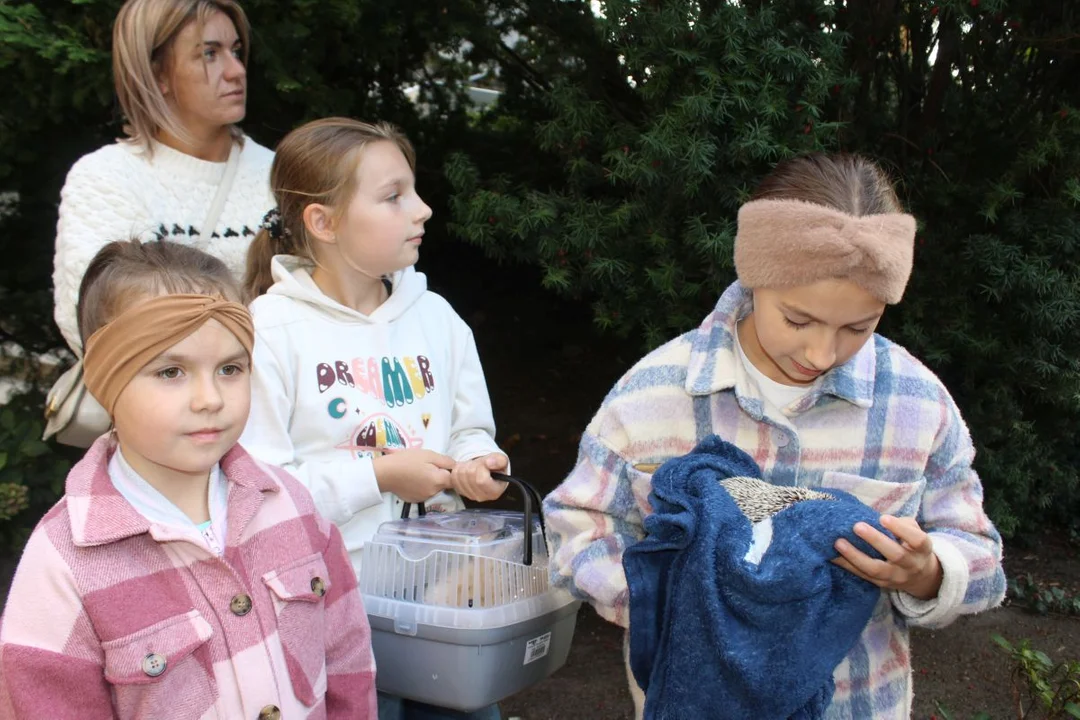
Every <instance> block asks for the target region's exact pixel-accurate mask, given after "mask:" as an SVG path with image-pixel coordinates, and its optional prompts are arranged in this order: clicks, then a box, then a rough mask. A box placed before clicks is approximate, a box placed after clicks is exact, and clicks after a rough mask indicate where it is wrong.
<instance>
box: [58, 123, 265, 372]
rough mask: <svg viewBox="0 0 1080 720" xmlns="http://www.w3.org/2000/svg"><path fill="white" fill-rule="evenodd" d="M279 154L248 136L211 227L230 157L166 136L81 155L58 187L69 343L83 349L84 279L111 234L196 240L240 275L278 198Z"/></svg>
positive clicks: (62, 307) (62, 306)
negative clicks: (210, 156)
mask: <svg viewBox="0 0 1080 720" xmlns="http://www.w3.org/2000/svg"><path fill="white" fill-rule="evenodd" d="M273 159H274V154H273V152H272V151H271V150H268V149H267V148H265V147H263V146H262V145H259V144H258V143H256V142H255V141H254V140H252V139H251V138H245V139H244V146H243V151H242V152H241V153H240V165H239V167H238V168H237V172H236V177H235V178H234V180H233V186H232V189H231V191H230V192H229V196H228V198H227V199H226V201H225V206H224V208H223V209H222V211H221V218H220V219H219V220H218V223H217V226H216V227H215V228H214V229H213V232H212V233H211V232H207V230H206V228H203V227H201V225H202V224H203V222H205V220H206V214H207V212H208V211H209V210H210V203H211V202H212V201H213V199H214V195H215V194H216V192H217V187H218V184H219V183H220V181H221V177H222V175H223V174H224V173H225V163H223V162H220V163H218V162H207V161H205V160H200V159H198V158H195V157H192V156H191V155H186V154H184V153H182V152H179V151H177V150H173V149H172V148H170V147H167V146H165V145H162V144H161V143H154V151H153V155H152V156H148V155H147V153H145V152H143V151H142V150H140V149H139V148H138V147H137V146H134V145H131V144H130V143H125V142H117V143H114V144H112V145H106V146H105V147H103V148H101V149H99V150H95V151H94V152H92V153H90V154H89V155H85V156H83V157H82V158H80V159H79V160H78V162H76V163H75V165H74V166H72V168H71V171H70V172H69V173H68V176H67V181H66V182H65V183H64V188H63V190H61V192H60V219H59V221H58V222H57V224H56V256H55V258H54V264H53V292H54V302H55V317H56V324H57V325H58V326H59V327H60V332H61V333H63V335H64V339H65V340H67V342H68V345H70V346H71V348H72V349H73V350H75V351H76V352H79V353H80V354H81V352H82V351H81V347H82V343H81V342H80V339H79V327H78V321H77V319H76V317H75V305H76V303H77V301H78V298H79V284H80V283H81V282H82V277H83V274H84V273H85V272H86V268H87V266H88V265H89V264H90V261H91V260H92V259H93V257H94V255H95V254H96V253H97V251H98V250H100V249H101V248H102V246H104V245H105V244H107V243H109V242H112V241H113V240H126V239H130V238H132V237H138V238H140V239H143V240H152V239H155V238H161V239H165V240H171V241H173V242H180V243H185V244H190V245H195V246H196V247H199V248H200V249H203V250H206V251H207V252H209V253H210V254H211V255H214V256H216V257H219V258H221V259H222V260H223V261H224V262H225V264H226V265H228V266H229V269H230V270H232V272H233V274H234V275H235V276H236V277H237V279H240V278H241V277H242V276H243V273H244V261H245V257H246V254H247V248H248V245H249V244H250V243H251V240H252V239H253V238H254V237H255V233H256V231H257V230H258V228H259V223H260V222H262V218H263V215H265V214H266V211H267V210H269V209H270V208H271V207H273V206H274V198H273V195H272V194H271V192H270V163H271V162H272V161H273ZM208 236H209V237H208ZM208 240H209V242H208Z"/></svg>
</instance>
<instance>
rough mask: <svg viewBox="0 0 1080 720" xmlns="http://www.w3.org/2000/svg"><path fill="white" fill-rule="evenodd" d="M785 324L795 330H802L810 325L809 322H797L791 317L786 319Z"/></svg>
mask: <svg viewBox="0 0 1080 720" xmlns="http://www.w3.org/2000/svg"><path fill="white" fill-rule="evenodd" d="M784 322H785V323H787V324H788V325H790V326H791V327H793V328H795V329H796V330H802V329H803V328H804V327H806V326H807V325H809V324H810V323H808V322H795V321H794V320H792V319H791V318H789V317H784Z"/></svg>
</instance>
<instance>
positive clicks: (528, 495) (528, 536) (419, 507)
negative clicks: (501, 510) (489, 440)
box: [401, 472, 547, 565]
mask: <svg viewBox="0 0 1080 720" xmlns="http://www.w3.org/2000/svg"><path fill="white" fill-rule="evenodd" d="M491 477H492V478H494V479H495V480H501V481H503V482H507V483H510V484H511V485H515V486H516V487H517V488H518V490H520V491H521V496H522V497H523V498H524V499H525V503H524V504H525V508H524V512H523V513H522V514H523V515H524V516H525V548H524V551H523V552H522V554H521V561H522V563H524V564H525V565H532V556H533V547H532V526H533V524H532V519H533V513H534V512H535V513H536V519H537V520H538V521H539V522H540V537H542V538H544V544H545V545H546V544H547V527H546V526H545V525H544V508H543V500H542V499H541V498H540V493H538V492H536V488H534V487H533V486H532V485H530V484H529V483H528V482H526V481H525V480H522V479H521V478H516V477H511V476H510V475H505V474H503V473H500V472H493V473H491ZM412 505H413V504H412V503H404V504H403V505H402V508H401V519H402V520H408V519H409V514H410V512H411V511H412ZM416 512H417V515H418V516H419V517H424V516H425V515H427V509H426V508H425V507H424V503H422V502H421V503H416Z"/></svg>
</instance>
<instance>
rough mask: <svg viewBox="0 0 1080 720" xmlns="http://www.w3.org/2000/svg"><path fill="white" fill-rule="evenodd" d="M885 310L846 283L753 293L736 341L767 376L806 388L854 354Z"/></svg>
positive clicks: (862, 290)
mask: <svg viewBox="0 0 1080 720" xmlns="http://www.w3.org/2000/svg"><path fill="white" fill-rule="evenodd" d="M884 311H885V303H883V302H881V301H880V300H878V299H877V298H876V297H874V296H873V295H871V294H870V293H868V292H867V291H866V290H864V289H862V288H861V287H859V286H858V285H856V284H855V283H853V282H851V281H849V280H837V279H833V280H822V281H820V282H816V283H814V284H812V285H802V286H800V287H795V288H787V289H783V290H771V289H758V290H755V291H754V311H753V313H752V314H751V315H750V316H749V317H747V318H746V320H744V321H743V325H745V326H746V329H745V331H743V330H742V328H740V333H739V339H740V341H741V342H742V344H743V351H744V352H745V353H746V355H747V357H748V358H749V359H750V361H751V362H752V363H754V366H755V367H756V368H757V369H758V370H760V371H761V372H762V373H764V374H765V376H766V377H769V378H771V379H773V380H775V381H777V382H779V383H783V384H784V385H805V384H808V383H812V382H814V381H815V380H816V379H817V378H818V377H820V376H821V375H822V374H824V373H826V372H828V371H829V370H831V369H832V368H834V367H837V366H839V365H843V364H844V363H846V362H847V361H848V360H850V359H851V358H852V357H853V356H854V355H855V353H857V352H859V350H860V349H861V348H862V346H863V345H865V344H866V341H867V340H869V339H870V337H871V336H872V335H873V333H874V330H875V328H877V325H878V322H879V321H880V320H881V315H882V313H883V312H884Z"/></svg>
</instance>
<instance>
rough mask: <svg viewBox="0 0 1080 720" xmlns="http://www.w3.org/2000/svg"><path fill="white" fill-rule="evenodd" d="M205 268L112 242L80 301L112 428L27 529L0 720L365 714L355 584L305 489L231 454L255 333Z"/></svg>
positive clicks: (0, 690) (92, 382)
mask: <svg viewBox="0 0 1080 720" xmlns="http://www.w3.org/2000/svg"><path fill="white" fill-rule="evenodd" d="M237 296H238V291H237V289H236V287H235V285H234V282H233V280H232V278H231V277H230V275H229V272H228V270H227V269H226V267H225V266H224V265H223V264H222V263H221V261H220V260H217V259H215V258H212V257H210V256H208V255H205V254H203V253H201V252H199V251H197V250H194V249H191V248H187V247H184V246H180V245H174V244H171V243H165V242H155V243H148V244H140V243H138V242H131V243H127V242H125V243H112V244H111V245H107V246H106V247H105V248H103V249H102V250H101V251H100V252H99V253H98V255H97V256H96V257H95V259H94V260H93V261H92V262H91V264H90V267H89V269H88V270H87V273H86V276H85V278H84V280H83V283H82V288H81V290H80V302H79V321H80V330H81V332H82V335H83V340H84V341H85V348H86V355H85V360H84V375H85V381H86V386H87V388H88V390H89V391H90V392H91V394H93V395H94V397H95V398H96V399H98V400H99V401H100V402H101V403H102V405H103V406H104V407H105V408H106V409H107V410H109V412H110V415H111V416H112V418H113V422H114V430H113V431H112V432H110V433H109V434H107V435H105V436H103V437H101V438H100V439H99V440H98V441H97V442H96V443H95V444H94V445H93V447H91V448H90V450H89V451H88V453H87V454H86V456H85V457H84V458H83V459H82V460H81V461H80V462H79V463H78V464H77V465H75V467H74V468H72V470H71V472H70V474H69V475H68V478H67V485H66V493H65V496H64V497H63V498H62V499H61V500H60V502H59V503H57V504H56V506H55V507H53V508H52V510H50V511H49V512H48V513H47V514H46V515H45V517H44V518H43V519H42V520H41V522H40V524H39V525H38V527H37V528H36V529H35V530H34V532H33V534H32V535H31V537H30V540H29V542H28V543H27V546H26V549H25V551H24V554H23V557H22V560H21V561H20V563H19V568H18V571H17V572H16V574H15V579H14V582H13V584H12V587H11V592H10V594H9V596H8V600H7V605H6V607H5V609H4V615H3V619H2V624H0V718H50V720H64V719H65V718H105V717H114V718H122V719H127V718H154V720H168V719H169V718H177V719H179V718H185V719H186V718H221V719H226V718H227V719H228V720H233V719H234V718H235V719H239V718H250V719H251V720H256V719H259V720H276V719H278V718H289V720H292V718H309V719H314V718H342V719H344V718H350V719H352V718H375V717H376V695H375V665H374V660H373V658H372V654H371V637H370V629H369V627H368V624H367V616H366V614H365V613H364V608H363V604H362V600H361V597H360V594H359V591H358V589H357V584H356V576H355V575H354V573H353V570H352V567H351V566H350V563H349V558H348V555H347V553H346V551H345V547H344V545H343V543H342V541H341V536H340V534H339V533H338V530H337V528H336V527H334V526H333V525H332V524H330V523H328V522H327V521H325V520H324V519H323V518H322V517H321V516H319V514H318V513H317V512H316V510H315V506H314V504H313V502H312V500H311V497H310V495H309V494H308V492H307V490H306V489H305V488H304V487H303V486H302V485H300V483H299V482H297V481H296V480H295V479H293V478H292V477H291V476H290V475H289V474H288V473H286V472H285V471H283V470H280V469H277V468H273V467H269V466H267V465H264V464H262V463H260V462H258V461H256V460H255V459H253V458H252V457H251V456H250V455H248V454H247V452H245V451H244V450H243V448H241V447H240V446H239V445H237V444H236V440H237V438H238V437H239V435H240V432H241V431H242V430H243V428H244V424H245V422H246V420H247V415H248V406H249V402H250V394H251V390H250V374H249V371H250V362H251V360H250V358H251V346H252V342H253V336H254V331H253V329H252V323H251V317H250V315H249V314H248V311H247V309H246V308H245V307H244V306H243V305H240V304H239V303H237V302H235V298H236V297H237Z"/></svg>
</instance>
